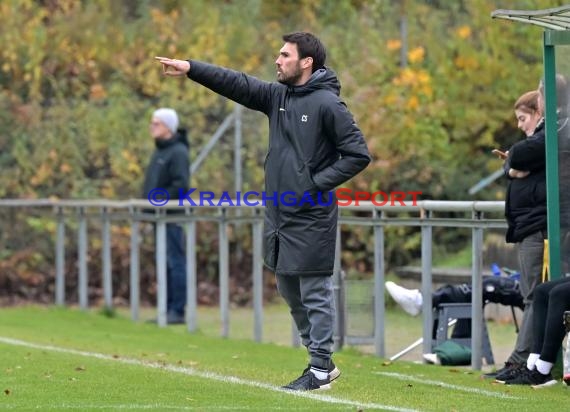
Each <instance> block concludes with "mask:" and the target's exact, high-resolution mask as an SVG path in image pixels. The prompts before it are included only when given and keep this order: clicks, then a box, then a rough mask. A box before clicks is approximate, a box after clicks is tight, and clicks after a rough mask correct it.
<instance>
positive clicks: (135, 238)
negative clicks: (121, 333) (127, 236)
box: [130, 209, 140, 321]
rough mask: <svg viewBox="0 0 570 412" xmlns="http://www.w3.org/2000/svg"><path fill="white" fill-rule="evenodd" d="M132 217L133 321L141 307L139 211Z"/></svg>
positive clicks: (137, 316)
mask: <svg viewBox="0 0 570 412" xmlns="http://www.w3.org/2000/svg"><path fill="white" fill-rule="evenodd" d="M130 216H131V220H130V222H131V256H130V260H131V262H130V263H131V265H130V303H131V319H132V320H135V321H136V320H138V319H139V307H140V284H139V282H140V259H139V252H140V245H139V242H140V236H139V235H140V233H139V226H140V224H139V220H138V216H137V210H136V209H135V210H133V209H131V210H130Z"/></svg>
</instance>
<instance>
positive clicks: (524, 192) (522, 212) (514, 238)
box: [504, 122, 546, 243]
mask: <svg viewBox="0 0 570 412" xmlns="http://www.w3.org/2000/svg"><path fill="white" fill-rule="evenodd" d="M545 159H546V155H545V130H544V122H541V123H540V124H539V125H538V126H537V128H536V129H535V131H534V134H533V135H532V136H530V137H528V138H527V139H525V140H522V141H520V142H517V143H515V144H514V145H513V147H511V149H510V150H509V157H508V158H507V160H506V162H505V166H504V170H505V174H506V176H507V178H509V186H508V188H507V195H506V200H505V216H506V218H507V223H508V229H507V235H506V241H507V242H508V243H518V242H521V241H522V240H523V239H524V238H525V237H527V236H529V235H532V234H533V233H535V232H538V231H539V230H544V231H546V170H545V164H546V163H545V162H546V160H545ZM509 168H513V169H517V170H524V171H529V172H530V173H529V175H528V176H527V177H525V178H522V179H520V178H510V177H509V175H508V173H509Z"/></svg>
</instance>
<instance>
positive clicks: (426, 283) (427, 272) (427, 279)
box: [421, 209, 433, 353]
mask: <svg viewBox="0 0 570 412" xmlns="http://www.w3.org/2000/svg"><path fill="white" fill-rule="evenodd" d="M421 213H422V216H421V218H422V223H421V227H422V229H421V231H422V232H421V238H422V287H421V289H422V297H423V304H422V313H423V326H422V330H423V353H431V352H432V328H433V310H432V298H431V294H432V271H431V269H432V247H431V245H432V226H431V222H430V218H431V211H429V210H425V209H422V210H421Z"/></svg>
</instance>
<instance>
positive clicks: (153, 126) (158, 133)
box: [149, 117, 172, 139]
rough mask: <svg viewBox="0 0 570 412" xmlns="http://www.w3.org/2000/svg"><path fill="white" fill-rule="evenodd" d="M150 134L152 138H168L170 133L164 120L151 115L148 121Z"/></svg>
mask: <svg viewBox="0 0 570 412" xmlns="http://www.w3.org/2000/svg"><path fill="white" fill-rule="evenodd" d="M149 127H150V135H151V136H152V137H153V138H154V139H168V138H169V137H170V135H171V134H172V133H171V132H170V129H169V128H168V127H166V125H165V124H164V122H163V121H162V120H160V119H159V118H158V117H153V118H152V120H151V121H150V126H149Z"/></svg>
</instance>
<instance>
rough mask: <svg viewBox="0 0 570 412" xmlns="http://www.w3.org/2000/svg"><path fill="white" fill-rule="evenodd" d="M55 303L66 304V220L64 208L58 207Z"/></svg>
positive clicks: (56, 210)
mask: <svg viewBox="0 0 570 412" xmlns="http://www.w3.org/2000/svg"><path fill="white" fill-rule="evenodd" d="M55 212H56V218H57V229H56V241H55V304H56V305H61V306H63V305H65V220H64V214H63V209H62V208H61V207H56V209H55Z"/></svg>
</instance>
